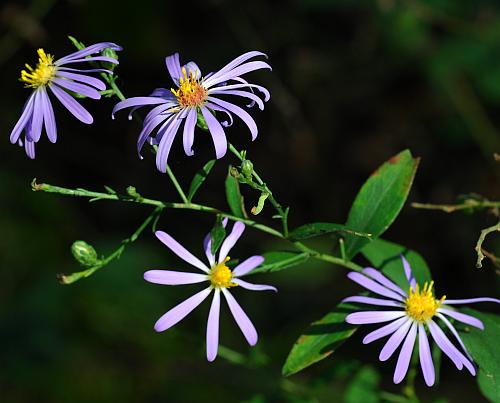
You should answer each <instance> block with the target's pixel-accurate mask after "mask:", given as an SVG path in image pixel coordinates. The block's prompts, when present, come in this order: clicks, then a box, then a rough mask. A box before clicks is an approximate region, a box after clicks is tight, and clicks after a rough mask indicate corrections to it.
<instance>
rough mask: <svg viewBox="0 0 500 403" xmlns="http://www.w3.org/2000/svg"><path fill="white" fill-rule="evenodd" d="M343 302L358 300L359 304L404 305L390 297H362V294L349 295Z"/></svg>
mask: <svg viewBox="0 0 500 403" xmlns="http://www.w3.org/2000/svg"><path fill="white" fill-rule="evenodd" d="M342 302H343V303H344V302H357V303H359V304H369V305H379V306H397V307H400V308H402V307H403V306H404V305H403V304H401V303H399V302H396V301H393V300H388V299H383V298H372V297H362V296H357V295H356V296H353V297H347V298H344V299H343V300H342Z"/></svg>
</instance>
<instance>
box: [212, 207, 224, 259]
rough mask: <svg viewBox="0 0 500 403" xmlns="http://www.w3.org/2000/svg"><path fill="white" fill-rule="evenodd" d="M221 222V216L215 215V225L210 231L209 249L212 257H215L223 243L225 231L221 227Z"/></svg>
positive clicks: (222, 226)
mask: <svg viewBox="0 0 500 403" xmlns="http://www.w3.org/2000/svg"><path fill="white" fill-rule="evenodd" d="M222 220H223V217H222V216H221V215H217V217H216V218H215V224H214V226H213V228H212V230H211V231H210V239H211V245H210V249H211V252H212V255H215V253H216V252H217V251H218V250H219V248H220V246H221V245H222V242H224V238H225V237H226V229H225V228H224V225H222Z"/></svg>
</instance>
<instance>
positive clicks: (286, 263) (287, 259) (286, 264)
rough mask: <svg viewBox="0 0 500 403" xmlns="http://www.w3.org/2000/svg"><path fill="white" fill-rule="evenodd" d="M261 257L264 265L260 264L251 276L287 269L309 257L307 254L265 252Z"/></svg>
mask: <svg viewBox="0 0 500 403" xmlns="http://www.w3.org/2000/svg"><path fill="white" fill-rule="evenodd" d="M262 256H263V257H264V263H262V264H261V265H260V266H259V267H257V268H256V269H255V270H252V272H251V273H252V274H254V273H263V272H275V271H279V270H283V269H288V268H290V267H293V266H296V265H298V264H300V263H303V262H305V261H306V260H307V259H309V255H308V254H307V253H304V252H291V251H272V252H266V253H263V254H262Z"/></svg>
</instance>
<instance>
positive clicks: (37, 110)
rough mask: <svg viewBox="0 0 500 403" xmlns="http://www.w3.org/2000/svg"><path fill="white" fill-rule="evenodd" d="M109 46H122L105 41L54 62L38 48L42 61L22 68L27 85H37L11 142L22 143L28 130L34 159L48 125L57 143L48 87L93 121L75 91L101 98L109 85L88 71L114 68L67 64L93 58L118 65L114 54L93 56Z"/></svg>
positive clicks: (85, 120)
mask: <svg viewBox="0 0 500 403" xmlns="http://www.w3.org/2000/svg"><path fill="white" fill-rule="evenodd" d="M106 48H111V49H113V50H121V47H120V46H118V45H116V44H114V43H111V42H102V43H97V44H95V45H92V46H88V47H86V48H84V49H82V50H79V51H77V52H73V53H71V54H69V55H67V56H65V57H63V58H61V59H59V60H56V61H54V56H52V55H50V54H47V53H45V51H44V50H43V49H38V63H37V65H36V67H35V68H32V67H31V66H29V65H28V64H26V69H27V70H22V71H21V78H20V81H22V82H23V83H24V84H25V87H27V88H33V92H32V93H31V95H30V97H29V98H28V100H27V101H26V103H25V104H24V108H23V112H22V114H21V117H20V118H19V120H18V121H17V123H16V125H15V126H14V129H13V130H12V132H11V133H10V142H11V143H12V144H14V143H17V142H18V143H19V144H20V145H22V144H23V142H22V140H21V139H20V136H21V134H22V132H23V130H24V132H25V138H24V147H25V150H26V154H27V155H28V157H30V158H35V143H37V142H38V140H40V136H41V134H42V126H43V125H45V131H46V132H47V137H48V138H49V140H50V142H52V143H55V142H56V140H57V127H56V119H55V116H54V110H53V108H52V104H51V101H50V98H49V95H48V94H49V91H48V90H50V92H52V94H53V95H54V96H55V97H56V98H57V99H58V100H59V101H60V102H61V103H62V104H63V105H64V106H65V107H66V109H67V110H68V111H70V112H71V113H72V114H73V116H75V117H76V118H77V119H78V120H80V121H82V122H83V123H87V124H90V123H92V122H93V118H92V116H91V115H90V113H89V112H88V111H87V110H86V109H85V108H84V107H83V106H81V105H80V104H79V103H78V102H77V101H76V100H75V99H74V98H73V96H72V95H71V93H76V94H80V95H84V96H86V97H89V98H92V99H99V98H101V94H100V93H99V91H98V90H101V91H102V90H105V89H106V85H105V84H104V83H103V82H102V81H101V80H98V79H97V78H94V77H92V76H90V75H88V73H95V72H107V73H111V71H110V70H106V69H90V70H80V69H75V68H71V67H67V66H68V65H72V64H74V63H84V62H91V61H101V62H109V63H114V64H118V61H117V60H116V59H114V58H112V57H106V56H91V55H93V54H95V53H99V52H101V51H102V50H104V49H106ZM89 56H90V57H89ZM47 89H48V90H47ZM68 91H69V92H68Z"/></svg>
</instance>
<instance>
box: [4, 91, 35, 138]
mask: <svg viewBox="0 0 500 403" xmlns="http://www.w3.org/2000/svg"><path fill="white" fill-rule="evenodd" d="M35 94H36V91H33V92H32V93H31V95H30V97H29V98H28V101H26V104H25V105H24V108H23V112H22V113H21V117H20V118H19V120H18V121H17V123H16V125H15V126H14V128H13V129H12V132H11V133H10V142H11V143H12V144H14V143H17V140H19V136H20V135H21V133H22V131H23V129H24V128H25V127H26V125H27V124H28V122H29V121H30V119H31V117H32V116H33V104H34V102H35Z"/></svg>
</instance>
